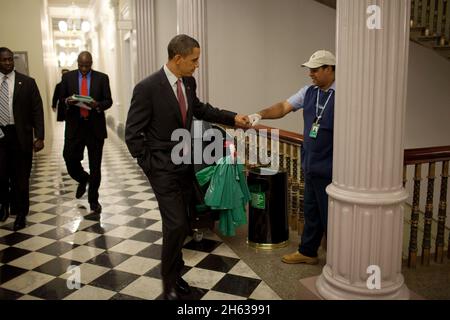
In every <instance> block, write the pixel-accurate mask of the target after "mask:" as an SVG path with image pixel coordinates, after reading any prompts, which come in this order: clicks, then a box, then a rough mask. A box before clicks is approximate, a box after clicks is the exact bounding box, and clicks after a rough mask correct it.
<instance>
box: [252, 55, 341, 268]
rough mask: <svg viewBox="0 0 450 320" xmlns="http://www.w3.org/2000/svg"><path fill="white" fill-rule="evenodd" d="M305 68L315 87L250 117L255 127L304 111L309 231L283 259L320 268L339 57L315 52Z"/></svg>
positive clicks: (326, 208) (306, 229) (304, 151)
mask: <svg viewBox="0 0 450 320" xmlns="http://www.w3.org/2000/svg"><path fill="white" fill-rule="evenodd" d="M303 67H307V68H309V71H310V72H309V76H310V77H311V79H312V81H313V84H312V85H310V86H306V87H304V88H302V89H301V90H300V91H299V92H297V93H296V94H294V95H293V96H292V97H290V98H289V99H288V100H286V101H284V102H279V103H277V104H275V105H273V106H271V107H269V108H267V109H264V110H262V111H260V112H258V113H255V114H252V115H249V119H250V121H251V123H252V125H253V126H255V125H256V124H257V123H258V122H259V121H260V120H261V119H279V118H282V117H284V116H285V115H286V114H288V113H290V112H291V111H297V110H300V109H303V119H304V142H303V146H302V149H301V156H302V166H303V170H304V173H305V195H304V212H305V228H304V230H303V234H302V238H301V243H300V245H299V248H298V251H297V252H294V253H292V254H288V255H285V256H283V258H282V261H283V262H285V263H306V264H317V263H318V258H317V251H318V249H319V246H320V242H321V239H322V236H323V234H324V233H325V235H326V232H327V221H328V196H327V193H326V191H325V189H326V187H327V186H328V185H329V184H331V179H332V165H333V122H334V98H335V88H336V87H335V68H336V58H335V56H334V55H333V54H332V53H331V52H329V51H325V50H319V51H317V52H315V53H314V54H313V55H312V56H311V58H310V59H309V61H308V62H306V63H304V64H303Z"/></svg>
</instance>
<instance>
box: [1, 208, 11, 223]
mask: <svg viewBox="0 0 450 320" xmlns="http://www.w3.org/2000/svg"><path fill="white" fill-rule="evenodd" d="M8 217H9V210H8V208H7V207H6V206H5V205H3V204H0V222H4V221H6V219H8Z"/></svg>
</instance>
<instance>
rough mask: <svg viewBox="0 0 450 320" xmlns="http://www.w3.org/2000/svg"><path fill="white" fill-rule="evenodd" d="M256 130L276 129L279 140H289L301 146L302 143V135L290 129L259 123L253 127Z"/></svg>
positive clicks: (268, 130)
mask: <svg viewBox="0 0 450 320" xmlns="http://www.w3.org/2000/svg"><path fill="white" fill-rule="evenodd" d="M255 129H256V130H267V132H268V133H269V132H270V131H271V130H275V129H276V130H278V131H279V133H280V140H281V141H284V142H291V143H292V144H296V145H299V146H301V145H302V144H303V135H302V134H298V133H295V132H291V131H286V130H281V129H278V128H272V127H268V126H263V125H259V126H256V127H255Z"/></svg>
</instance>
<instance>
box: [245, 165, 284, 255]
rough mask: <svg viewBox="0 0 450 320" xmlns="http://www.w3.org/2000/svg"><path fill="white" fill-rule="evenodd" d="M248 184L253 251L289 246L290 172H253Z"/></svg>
mask: <svg viewBox="0 0 450 320" xmlns="http://www.w3.org/2000/svg"><path fill="white" fill-rule="evenodd" d="M247 183H248V186H249V189H250V193H251V196H252V199H251V201H250V205H249V219H248V239H247V243H248V244H249V245H250V246H251V247H255V248H258V249H268V250H270V249H276V248H282V247H285V246H287V244H288V240H289V225H288V214H287V183H288V177H287V172H285V171H273V170H270V169H267V168H255V169H251V170H250V171H249V173H248V177H247Z"/></svg>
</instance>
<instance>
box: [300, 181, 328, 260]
mask: <svg viewBox="0 0 450 320" xmlns="http://www.w3.org/2000/svg"><path fill="white" fill-rule="evenodd" d="M329 184H331V179H326V178H317V177H315V178H312V177H307V176H306V175H305V195H304V214H305V228H304V230H303V234H302V239H301V243H300V246H299V250H298V251H299V252H300V253H301V254H303V255H305V256H308V257H317V251H318V250H319V247H320V243H321V240H322V236H323V234H324V233H325V235H326V234H327V223H328V195H327V193H326V191H325V189H326V187H327V186H328V185H329Z"/></svg>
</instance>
